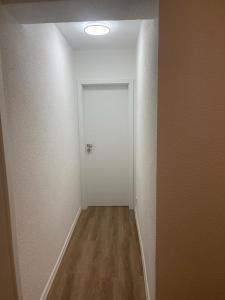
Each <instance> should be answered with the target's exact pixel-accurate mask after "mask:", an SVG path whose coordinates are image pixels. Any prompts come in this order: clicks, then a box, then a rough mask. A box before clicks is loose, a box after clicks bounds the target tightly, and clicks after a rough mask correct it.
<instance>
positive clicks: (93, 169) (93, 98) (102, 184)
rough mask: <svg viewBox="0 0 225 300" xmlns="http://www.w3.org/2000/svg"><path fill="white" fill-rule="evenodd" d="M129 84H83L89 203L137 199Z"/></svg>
mask: <svg viewBox="0 0 225 300" xmlns="http://www.w3.org/2000/svg"><path fill="white" fill-rule="evenodd" d="M128 87H129V86H128V84H89V85H83V89H82V105H83V124H84V130H83V135H84V147H83V151H84V155H83V160H84V162H83V169H84V170H83V171H84V177H83V179H84V181H85V182H84V183H83V197H84V198H85V201H86V204H87V205H88V206H130V207H132V201H133V199H132V198H133V132H132V131H133V126H132V124H133V104H132V99H131V98H130V97H129V88H128Z"/></svg>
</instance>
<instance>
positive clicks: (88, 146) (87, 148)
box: [86, 144, 93, 153]
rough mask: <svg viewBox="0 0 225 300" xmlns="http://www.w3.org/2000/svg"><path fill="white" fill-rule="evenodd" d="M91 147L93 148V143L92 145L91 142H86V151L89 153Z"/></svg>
mask: <svg viewBox="0 0 225 300" xmlns="http://www.w3.org/2000/svg"><path fill="white" fill-rule="evenodd" d="M92 148H93V145H92V144H87V145H86V151H87V152H88V153H90V152H91V151H92Z"/></svg>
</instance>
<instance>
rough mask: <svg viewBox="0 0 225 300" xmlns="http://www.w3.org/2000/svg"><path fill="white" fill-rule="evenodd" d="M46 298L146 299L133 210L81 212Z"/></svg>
mask: <svg viewBox="0 0 225 300" xmlns="http://www.w3.org/2000/svg"><path fill="white" fill-rule="evenodd" d="M47 299H48V300H146V298H145V288H144V278H143V270H142V262H141V253H140V247H139V241H138V234H137V228H136V223H135V217H134V212H133V211H131V210H129V208H127V207H89V208H88V209H87V210H85V211H82V213H81V215H80V218H79V220H78V222H77V226H76V228H75V230H74V232H73V235H72V238H71V241H70V244H69V246H68V249H67V251H66V254H65V256H64V258H63V261H62V263H61V266H60V268H59V270H58V273H57V275H56V277H55V280H54V282H53V285H52V287H51V290H50V292H49V295H48V298H47Z"/></svg>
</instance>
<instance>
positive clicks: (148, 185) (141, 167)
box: [136, 20, 158, 300]
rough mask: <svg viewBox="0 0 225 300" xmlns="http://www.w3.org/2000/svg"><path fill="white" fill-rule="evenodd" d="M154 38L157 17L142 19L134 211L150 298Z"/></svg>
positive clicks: (153, 224) (152, 275) (153, 239)
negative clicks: (154, 18) (137, 223)
mask: <svg viewBox="0 0 225 300" xmlns="http://www.w3.org/2000/svg"><path fill="white" fill-rule="evenodd" d="M157 38H158V22H157V20H148V21H143V23H142V26H141V30H140V35H139V40H138V46H137V96H136V97H137V99H136V101H137V102H136V108H137V111H136V195H137V205H136V211H137V215H138V219H139V224H140V232H141V238H142V244H143V251H144V257H145V264H146V271H147V279H148V286H149V295H150V299H151V300H155V246H156V144H157V52H158V50H157V49H158V47H157Z"/></svg>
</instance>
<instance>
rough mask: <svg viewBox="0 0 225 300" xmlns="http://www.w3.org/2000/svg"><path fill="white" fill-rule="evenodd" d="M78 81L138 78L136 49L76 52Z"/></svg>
mask: <svg viewBox="0 0 225 300" xmlns="http://www.w3.org/2000/svg"><path fill="white" fill-rule="evenodd" d="M75 66H76V68H75V76H76V78H77V79H92V80H96V79H97V80H98V79H123V78H125V79H126V78H131V79H132V78H133V79H134V78H135V77H136V51H135V49H115V50H106V49H105V50H82V51H75Z"/></svg>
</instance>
